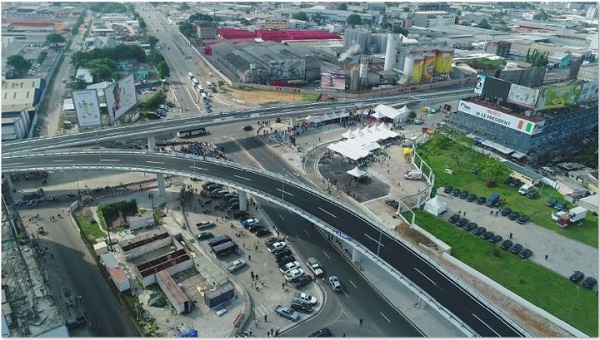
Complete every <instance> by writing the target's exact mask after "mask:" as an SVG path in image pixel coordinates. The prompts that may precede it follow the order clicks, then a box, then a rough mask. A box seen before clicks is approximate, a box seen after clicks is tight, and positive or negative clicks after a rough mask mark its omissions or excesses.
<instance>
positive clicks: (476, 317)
mask: <svg viewBox="0 0 600 340" xmlns="http://www.w3.org/2000/svg"><path fill="white" fill-rule="evenodd" d="M473 316H474V317H475V319H477V320H479V322H481V323H482V324H484V325H485V326H486V327H487V328H489V329H491V330H492V332H494V333H496V335H497V336H500V334H498V332H496V331H495V330H494V329H493V328H492V327H490V326H489V325H488V324H487V323H485V322H483V320H481V319H480V318H479V317H478V316H477V315H475V314H473Z"/></svg>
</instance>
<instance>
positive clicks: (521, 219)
mask: <svg viewBox="0 0 600 340" xmlns="http://www.w3.org/2000/svg"><path fill="white" fill-rule="evenodd" d="M444 193H447V194H451V195H452V196H454V197H458V198H461V199H464V200H466V201H467V202H475V203H477V204H478V205H484V204H486V205H487V206H488V207H495V206H497V204H496V203H495V201H499V198H500V195H499V194H492V195H490V197H488V198H485V197H483V196H481V197H477V195H475V194H470V193H469V192H468V191H467V190H462V191H461V190H460V189H459V188H453V187H452V186H450V185H448V186H446V187H444ZM494 198H495V199H494ZM490 201H494V202H491V203H490ZM489 203H490V204H489ZM499 213H500V215H501V216H505V217H507V218H508V219H509V220H511V221H515V222H517V223H519V224H524V223H526V222H527V221H529V216H527V215H525V214H523V215H521V214H520V213H518V212H516V211H512V210H511V209H510V208H509V207H503V208H502V209H500V212H499Z"/></svg>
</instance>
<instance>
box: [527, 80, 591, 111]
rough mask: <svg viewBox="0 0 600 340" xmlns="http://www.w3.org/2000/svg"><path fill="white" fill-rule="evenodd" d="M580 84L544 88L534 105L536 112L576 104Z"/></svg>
mask: <svg viewBox="0 0 600 340" xmlns="http://www.w3.org/2000/svg"><path fill="white" fill-rule="evenodd" d="M581 87H582V84H581V83H574V84H558V85H550V86H546V87H544V89H543V90H542V91H541V93H540V99H539V100H538V103H537V105H536V108H537V109H538V110H547V109H557V108H561V107H564V106H567V105H572V104H575V103H577V100H578V99H579V94H580V93H581Z"/></svg>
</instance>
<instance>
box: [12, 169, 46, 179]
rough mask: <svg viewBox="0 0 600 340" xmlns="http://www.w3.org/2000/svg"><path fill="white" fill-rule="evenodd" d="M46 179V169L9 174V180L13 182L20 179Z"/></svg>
mask: <svg viewBox="0 0 600 340" xmlns="http://www.w3.org/2000/svg"><path fill="white" fill-rule="evenodd" d="M47 179H48V172H47V171H32V172H26V173H18V174H11V175H10V180H11V181H13V182H20V181H45V180H47Z"/></svg>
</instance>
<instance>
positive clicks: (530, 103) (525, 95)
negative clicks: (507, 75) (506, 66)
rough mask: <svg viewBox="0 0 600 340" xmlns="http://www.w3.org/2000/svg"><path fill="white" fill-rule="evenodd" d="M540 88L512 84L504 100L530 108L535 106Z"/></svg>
mask: <svg viewBox="0 0 600 340" xmlns="http://www.w3.org/2000/svg"><path fill="white" fill-rule="evenodd" d="M539 95H540V90H538V89H532V88H530V87H526V86H521V85H517V84H512V85H511V86H510V91H509V92H508V97H507V98H506V101H507V102H509V103H513V104H517V105H520V106H523V107H527V108H530V109H534V108H535V104H536V103H537V100H538V97H539Z"/></svg>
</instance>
